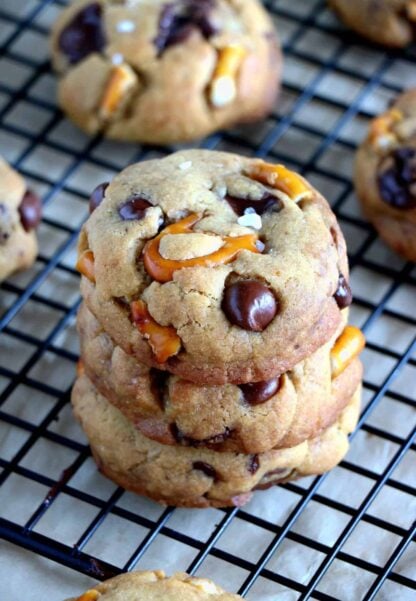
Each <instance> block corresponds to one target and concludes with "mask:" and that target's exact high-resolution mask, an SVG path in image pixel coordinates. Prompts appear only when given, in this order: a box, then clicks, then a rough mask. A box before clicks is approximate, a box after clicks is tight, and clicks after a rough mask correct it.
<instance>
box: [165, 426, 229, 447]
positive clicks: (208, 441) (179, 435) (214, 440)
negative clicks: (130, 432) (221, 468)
mask: <svg viewBox="0 0 416 601" xmlns="http://www.w3.org/2000/svg"><path fill="white" fill-rule="evenodd" d="M170 431H171V433H172V436H173V437H174V439H175V440H176V442H178V443H180V444H182V445H185V446H190V447H195V448H198V447H206V446H208V445H216V444H220V443H222V442H224V440H227V438H229V437H230V435H231V430H230V428H225V430H224V432H221V434H215V435H214V436H211V437H210V438H204V439H202V440H196V439H195V438H191V437H190V436H186V435H185V434H184V433H183V432H181V430H179V428H178V426H177V425H176V424H171V425H170Z"/></svg>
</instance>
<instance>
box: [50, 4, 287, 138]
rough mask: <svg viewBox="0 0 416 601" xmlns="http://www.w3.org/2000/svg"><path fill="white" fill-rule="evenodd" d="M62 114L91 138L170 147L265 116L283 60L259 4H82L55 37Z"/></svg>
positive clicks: (61, 22)
mask: <svg viewBox="0 0 416 601" xmlns="http://www.w3.org/2000/svg"><path fill="white" fill-rule="evenodd" d="M51 44H52V58H53V64H54V67H55V69H56V70H57V72H58V74H59V75H60V82H59V100H60V104H61V106H62V108H63V109H64V111H65V112H66V113H67V114H68V116H69V117H70V118H71V119H73V121H74V122H75V123H76V124H77V125H79V126H80V127H81V128H82V129H84V130H85V131H87V132H88V133H96V132H99V131H102V132H104V133H105V135H107V136H109V137H111V138H118V139H123V140H137V141H141V142H148V143H159V144H165V143H170V142H178V141H186V140H192V139H195V138H199V137H202V136H204V135H206V134H209V133H211V132H212V131H214V130H216V129H218V128H222V127H224V126H228V125H231V124H234V123H236V122H242V121H252V120H255V119H258V118H262V117H263V116H265V115H266V114H267V113H268V112H269V111H270V110H271V107H272V106H273V104H274V102H275V98H276V93H277V90H278V85H279V80H280V70H281V56H280V50H279V46H278V42H277V39H276V34H275V32H274V27H273V23H272V21H271V19H270V18H269V16H268V15H267V13H266V11H265V10H264V8H263V7H262V5H261V3H260V2H258V1H257V0H173V1H172V2H166V1H165V0H152V1H149V0H146V1H145V2H129V1H127V0H122V1H120V0H98V1H96V2H91V0H78V1H75V2H73V3H72V4H71V6H69V7H68V8H67V9H66V10H64V11H63V13H62V15H61V17H60V18H59V19H58V22H57V23H56V25H55V27H54V30H53V34H52V42H51Z"/></svg>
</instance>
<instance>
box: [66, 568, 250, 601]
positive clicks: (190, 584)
mask: <svg viewBox="0 0 416 601" xmlns="http://www.w3.org/2000/svg"><path fill="white" fill-rule="evenodd" d="M239 599H240V600H241V599H242V598H241V597H240V596H239V595H231V594H230V593H226V592H225V591H223V589H222V588H220V587H219V586H217V585H216V584H215V583H214V582H212V580H208V579H207V578H194V577H193V576H189V575H188V574H184V573H182V572H178V573H177V574H174V575H173V576H171V577H170V578H169V577H167V576H166V575H165V573H164V572H163V571H162V570H154V571H146V572H130V573H128V574H122V575H121V576H116V577H115V578H111V579H110V580H106V581H105V582H103V583H101V584H98V585H97V586H96V587H94V588H93V589H90V590H89V591H87V592H86V593H84V594H83V595H81V596H80V597H78V598H76V599H72V600H71V599H68V601H238V600H239Z"/></svg>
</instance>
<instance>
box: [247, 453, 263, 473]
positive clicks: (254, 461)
mask: <svg viewBox="0 0 416 601" xmlns="http://www.w3.org/2000/svg"><path fill="white" fill-rule="evenodd" d="M259 467H260V459H259V456H258V455H251V456H250V459H249V460H248V465H247V470H248V471H249V472H250V474H255V473H256V472H257V470H258V469H259Z"/></svg>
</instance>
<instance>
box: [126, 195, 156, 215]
mask: <svg viewBox="0 0 416 601" xmlns="http://www.w3.org/2000/svg"><path fill="white" fill-rule="evenodd" d="M151 206H152V205H151V204H150V202H148V201H147V200H145V199H144V198H141V197H140V196H133V197H132V198H129V200H128V201H127V202H126V203H124V205H121V207H120V208H119V210H118V213H119V215H120V217H121V218H122V219H123V221H131V220H133V219H137V220H138V221H139V220H140V219H143V217H144V214H145V212H146V209H148V208H149V207H151Z"/></svg>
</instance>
